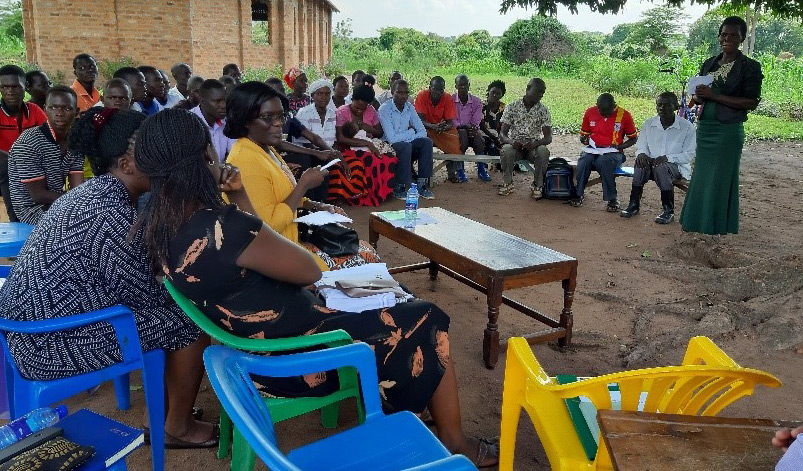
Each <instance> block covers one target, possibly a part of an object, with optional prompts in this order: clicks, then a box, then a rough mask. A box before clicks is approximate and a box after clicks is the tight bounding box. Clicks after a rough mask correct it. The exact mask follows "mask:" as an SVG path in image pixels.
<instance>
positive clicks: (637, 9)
mask: <svg viewBox="0 0 803 471" xmlns="http://www.w3.org/2000/svg"><path fill="white" fill-rule="evenodd" d="M332 3H334V5H335V6H336V7H337V8H338V9H339V10H340V13H335V14H334V15H333V16H332V24H333V25H335V24H337V22H338V21H341V20H344V19H346V18H351V19H352V29H353V31H354V34H353V37H355V38H367V37H375V36H379V33H378V31H377V30H378V29H379V28H383V27H385V26H395V27H399V28H415V29H417V30H419V31H423V32H425V33H428V32H432V33H436V34H438V35H440V36H459V35H461V34H464V33H470V32H471V31H474V30H476V29H487V30H488V31H489V32H490V33H491V35H492V36H501V35H502V33H504V32H505V30H506V29H507V28H508V26H510V25H511V24H512V23H513V22H514V21H516V20H518V19H526V18H529V17H530V16H532V15H533V13H534V11H533V10H524V9H522V8H515V9H513V10H511V11H509V12H508V13H506V14H504V15H500V14H499V5H500V4H501V2H500V1H498V0H401V1H400V0H371V2H370V3H369V2H366V1H362V0H332ZM366 5H370V6H371V8H366ZM659 5H661V3H660V2H656V3H651V2H649V1H640V0H629V1H628V2H627V4H626V5H625V8H624V9H623V10H620V12H619V14H618V15H601V14H599V13H594V12H592V11H591V10H589V9H588V7H582V6H580V7H578V10H579V12H578V14H577V15H572V14H571V13H570V12H569V10H568V8H565V7H560V8H559V9H558V16H557V18H558V20H559V21H560V22H561V23H563V24H565V25H566V26H568V27H569V29H570V30H572V31H601V32H603V33H610V32H611V31H612V30H613V28H614V27H615V26H616V25H618V24H621V23H632V22H635V21H638V20H639V19H640V15H641V12H643V11H645V10H648V9H650V8H653V7H655V6H659ZM458 11H461V12H462V13H460V14H457V13H456V12H458ZM705 11H706V7H705V6H703V5H690V6H687V8H686V13H687V14H688V21H687V24H689V25H690V24H691V23H693V22H694V20H696V19H698V18H699V17H701V16H702V15H703V13H705Z"/></svg>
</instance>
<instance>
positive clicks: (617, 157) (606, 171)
mask: <svg viewBox="0 0 803 471" xmlns="http://www.w3.org/2000/svg"><path fill="white" fill-rule="evenodd" d="M624 161H625V154H623V153H621V152H611V153H608V154H602V155H597V154H586V153H585V152H582V153H580V159H579V160H578V161H577V175H576V176H577V196H579V197H582V196H583V192H584V191H585V189H586V184H587V183H588V177H590V176H591V171H592V170H596V171H597V173H599V176H600V179H602V199H603V201H611V200H615V199H616V177H614V176H613V172H614V170H616V168H617V167H619V166H620V165H622V163H623V162H624Z"/></svg>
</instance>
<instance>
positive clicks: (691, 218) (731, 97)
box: [680, 16, 764, 234]
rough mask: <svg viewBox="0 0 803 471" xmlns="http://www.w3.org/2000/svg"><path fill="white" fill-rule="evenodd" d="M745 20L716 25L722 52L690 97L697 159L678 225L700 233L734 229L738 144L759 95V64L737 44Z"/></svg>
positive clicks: (742, 35) (707, 63) (710, 61)
mask: <svg viewBox="0 0 803 471" xmlns="http://www.w3.org/2000/svg"><path fill="white" fill-rule="evenodd" d="M746 35H747V24H746V23H745V22H744V20H743V19H741V18H739V17H738V16H730V17H728V18H725V20H724V21H723V22H722V25H720V27H719V45H720V48H721V50H722V53H721V54H719V55H717V56H714V57H711V58H709V59H708V60H706V61H705V62H704V63H703V66H702V67H701V68H700V75H711V76H712V77H713V79H714V81H713V83H712V84H711V86H706V85H698V86H697V88H696V89H695V90H694V96H695V101H697V102H698V103H701V105H702V111H701V116H700V119H699V121H698V124H697V157H696V159H695V166H694V174H693V175H692V179H691V183H690V184H689V191H688V193H687V194H686V201H685V203H684V204H683V213H682V214H681V216H680V223H681V225H682V226H683V230H684V231H690V232H702V233H704V234H728V233H733V234H736V233H737V232H739V160H740V159H741V157H742V147H743V145H744V122H745V121H747V112H748V111H750V110H754V109H756V107H757V106H758V102H759V99H760V97H761V81H762V79H763V78H764V75H762V73H761V65H760V64H759V63H758V62H756V61H755V60H753V59H750V58H749V57H747V56H745V55H744V54H742V52H741V51H740V50H739V46H740V45H741V43H742V42H743V41H744V39H745V36H746Z"/></svg>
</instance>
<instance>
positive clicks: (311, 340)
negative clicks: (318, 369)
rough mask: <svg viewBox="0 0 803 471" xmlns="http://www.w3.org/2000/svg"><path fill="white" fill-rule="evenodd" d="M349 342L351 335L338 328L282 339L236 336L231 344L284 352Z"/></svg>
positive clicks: (251, 350)
mask: <svg viewBox="0 0 803 471" xmlns="http://www.w3.org/2000/svg"><path fill="white" fill-rule="evenodd" d="M227 343H230V342H227ZM351 343H354V340H352V338H351V336H350V335H349V334H348V333H347V332H346V331H345V330H342V329H338V330H332V331H330V332H321V333H319V334H312V335H301V336H298V337H291V338H284V339H248V338H243V337H238V338H237V342H236V345H232V346H234V347H236V348H238V349H240V350H246V351H250V352H286V351H288V350H299V349H302V348H309V347H318V346H325V347H330V348H331V347H340V346H342V345H348V344H351Z"/></svg>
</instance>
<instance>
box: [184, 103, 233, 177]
mask: <svg viewBox="0 0 803 471" xmlns="http://www.w3.org/2000/svg"><path fill="white" fill-rule="evenodd" d="M190 113H195V114H196V115H198V117H199V118H201V121H202V122H203V123H204V124H206V126H207V127H208V128H209V134H211V136H212V146H214V148H215V150H216V151H217V157H218V160H220V163H223V162H225V161H226V157H227V156H228V155H229V152H231V147H232V146H233V145H234V143H235V142H236V139H229V138H228V137H226V135H225V134H223V127H224V126H226V119H225V118H224V119H221V120H220V121H217V122H216V123H214V124H212V126H209V123H207V122H206V118H204V114H203V113H202V112H201V107H200V106H196V107H195V108H193V109H191V110H190Z"/></svg>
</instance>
